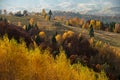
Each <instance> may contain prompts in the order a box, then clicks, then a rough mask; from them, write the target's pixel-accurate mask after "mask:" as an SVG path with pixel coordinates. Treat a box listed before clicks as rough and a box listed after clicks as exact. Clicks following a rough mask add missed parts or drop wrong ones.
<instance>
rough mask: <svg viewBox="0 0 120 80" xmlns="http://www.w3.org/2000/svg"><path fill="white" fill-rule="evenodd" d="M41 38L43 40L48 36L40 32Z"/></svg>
mask: <svg viewBox="0 0 120 80" xmlns="http://www.w3.org/2000/svg"><path fill="white" fill-rule="evenodd" d="M39 36H40V37H41V38H43V39H45V38H46V34H45V32H44V31H41V32H39Z"/></svg>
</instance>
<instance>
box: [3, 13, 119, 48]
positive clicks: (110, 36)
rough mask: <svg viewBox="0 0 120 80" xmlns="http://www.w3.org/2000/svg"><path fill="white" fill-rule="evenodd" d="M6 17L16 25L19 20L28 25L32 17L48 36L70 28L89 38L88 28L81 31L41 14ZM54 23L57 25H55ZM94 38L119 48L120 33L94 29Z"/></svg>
mask: <svg viewBox="0 0 120 80" xmlns="http://www.w3.org/2000/svg"><path fill="white" fill-rule="evenodd" d="M3 17H4V16H3ZM6 18H7V19H8V20H9V21H10V23H12V24H15V25H18V22H21V25H22V26H24V25H28V23H29V19H30V18H34V20H35V23H37V24H38V27H39V29H40V30H42V31H45V32H46V33H47V34H48V35H50V36H52V35H53V34H55V33H56V32H58V33H64V32H65V31H69V30H72V31H74V32H75V33H81V32H82V33H83V34H84V35H85V36H86V37H88V38H89V35H88V30H86V29H84V30H83V31H82V29H81V28H78V27H72V26H66V25H64V24H62V23H60V22H56V21H47V20H45V19H43V17H42V16H35V15H33V16H26V17H15V16H6ZM56 23H57V24H58V25H56ZM59 24H60V25H59ZM95 39H96V40H100V41H103V42H105V43H107V44H110V45H111V46H114V47H118V48H120V42H119V40H120V34H117V33H111V32H106V31H99V30H95Z"/></svg>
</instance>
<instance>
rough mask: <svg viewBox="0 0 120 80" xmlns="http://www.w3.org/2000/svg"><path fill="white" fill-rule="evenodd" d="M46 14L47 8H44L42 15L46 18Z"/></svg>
mask: <svg viewBox="0 0 120 80" xmlns="http://www.w3.org/2000/svg"><path fill="white" fill-rule="evenodd" d="M46 15H47V13H46V11H45V9H43V10H42V16H43V17H44V18H46Z"/></svg>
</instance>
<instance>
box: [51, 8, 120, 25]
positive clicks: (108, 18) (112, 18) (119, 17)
mask: <svg viewBox="0 0 120 80" xmlns="http://www.w3.org/2000/svg"><path fill="white" fill-rule="evenodd" d="M112 9H113V10H115V11H116V12H115V11H114V13H111V14H106V12H107V11H111V10H112ZM118 9H119V8H110V9H107V10H106V12H104V13H102V14H101V13H99V14H97V13H94V12H97V10H94V12H93V11H89V12H87V13H86V14H85V13H84V14H83V13H80V12H77V13H75V12H65V11H54V12H53V15H54V16H66V18H69V17H79V18H84V19H85V20H90V19H95V20H100V21H102V22H104V23H110V22H118V23H120V14H119V12H120V11H118ZM117 11H118V12H117Z"/></svg>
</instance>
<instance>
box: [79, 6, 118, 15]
mask: <svg viewBox="0 0 120 80" xmlns="http://www.w3.org/2000/svg"><path fill="white" fill-rule="evenodd" d="M80 13H84V12H80ZM85 14H92V15H102V16H103V15H104V16H120V7H112V8H107V9H106V8H105V9H103V10H98V9H96V10H90V11H87V12H85Z"/></svg>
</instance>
